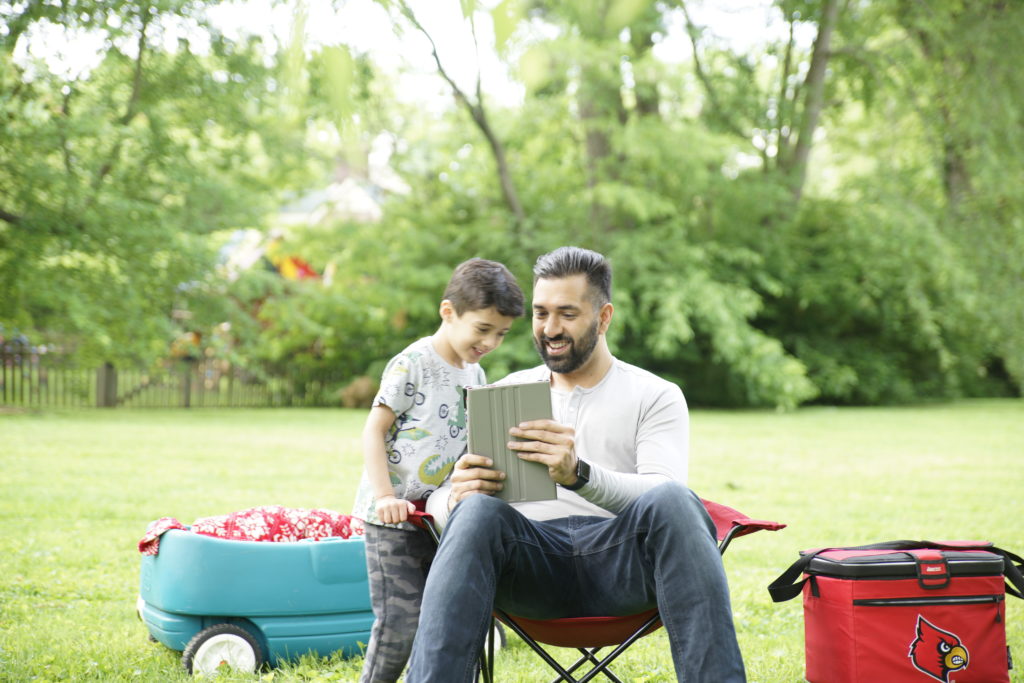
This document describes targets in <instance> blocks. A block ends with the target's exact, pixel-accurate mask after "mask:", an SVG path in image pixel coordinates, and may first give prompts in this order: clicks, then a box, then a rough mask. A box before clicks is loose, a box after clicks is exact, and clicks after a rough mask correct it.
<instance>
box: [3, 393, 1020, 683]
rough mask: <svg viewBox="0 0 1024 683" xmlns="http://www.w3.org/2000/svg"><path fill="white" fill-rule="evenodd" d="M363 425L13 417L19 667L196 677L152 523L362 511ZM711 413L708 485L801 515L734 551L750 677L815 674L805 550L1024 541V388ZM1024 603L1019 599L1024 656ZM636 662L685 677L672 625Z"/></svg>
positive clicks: (63, 676)
mask: <svg viewBox="0 0 1024 683" xmlns="http://www.w3.org/2000/svg"><path fill="white" fill-rule="evenodd" d="M362 419H363V414H362V413H361V412H357V411H346V410H205V411H203V410H193V411H171V410H168V411H142V410H138V411H127V410H112V411H103V410H95V411H88V412H86V411H83V412H67V413H56V412H47V413H39V414H10V413H8V414H0V680H4V681H7V680H10V681H27V680H42V681H46V680H52V681H58V680H97V681H120V680H144V681H174V680H187V679H188V676H187V675H186V674H184V672H183V671H181V670H180V664H179V654H178V653H176V652H172V651H170V650H167V649H166V648H164V647H162V646H160V645H157V644H154V643H151V642H149V641H148V640H147V637H146V636H147V634H146V631H145V628H144V627H143V626H142V624H141V623H140V622H139V621H138V620H137V618H136V616H135V611H134V609H135V598H136V594H137V590H138V575H139V556H138V553H137V551H136V548H135V544H136V542H137V540H138V538H139V536H141V534H142V532H143V531H144V529H145V526H146V524H147V522H149V521H150V520H152V519H156V518H158V517H163V516H173V517H177V518H178V519H180V520H182V521H184V522H186V523H187V522H190V521H191V520H193V519H194V518H196V517H201V516H207V515H216V514H224V513H227V512H232V511H234V510H239V509H243V508H247V507H251V506H254V505H265V504H271V503H276V504H281V505H286V506H294V507H326V508H331V509H335V510H339V511H342V512H347V511H348V509H349V507H350V505H351V502H352V498H353V494H354V491H355V487H356V484H357V482H358V476H359V472H360V469H361V458H360V454H359V445H358V435H359V429H360V426H361V424H362ZM691 426H692V443H691V467H690V483H691V485H692V486H693V488H694V489H696V490H697V491H698V493H700V494H701V495H702V496H704V497H706V498H710V499H713V500H718V501H721V502H725V503H728V504H730V505H732V506H734V507H737V508H739V509H740V510H743V511H744V512H746V513H747V514H749V515H751V516H753V517H759V518H765V519H776V520H780V521H783V522H786V523H787V524H789V528H787V529H784V530H782V531H779V532H776V533H759V534H756V535H754V536H750V537H748V538H743V539H741V540H739V541H737V542H736V543H735V544H734V545H733V546H732V548H730V550H729V552H728V553H727V554H726V557H725V563H726V571H727V573H728V575H729V581H730V585H731V587H732V594H733V609H734V613H735V619H736V625H737V630H738V633H739V638H740V646H741V648H742V650H743V653H744V658H745V661H746V663H747V670H748V676H749V679H750V681H760V682H762V683H771V682H790V681H800V680H803V675H802V674H803V626H802V612H801V607H800V602H799V600H793V601H791V602H787V603H783V604H780V605H775V604H773V603H772V602H771V601H770V599H769V597H768V593H767V591H766V586H767V585H768V583H769V582H770V581H771V580H772V579H774V578H775V576H776V575H778V574H779V573H780V572H781V571H782V570H783V569H785V568H786V567H787V566H789V564H790V563H791V562H792V561H793V560H794V559H795V558H796V554H797V551H798V550H800V549H801V548H807V547H815V546H823V545H854V544H860V543H867V542H872V541H883V540H891V539H897V538H914V539H921V538H929V539H953V538H983V539H990V540H993V541H995V542H997V543H998V544H999V545H1001V546H1003V547H1005V548H1007V549H1010V550H1014V551H1016V552H1018V553H1021V552H1024V523H1022V521H1024V401H977V402H964V403H957V404H950V405H933V406H924V407H909V408H886V409H875V408H872V409H849V408H847V409H829V408H809V409H804V410H800V411H797V412H793V413H781V414H779V413H770V412H720V411H705V410H695V411H694V412H693V413H692V425H691ZM1019 602H1020V601H1017V600H1015V599H1013V598H1011V599H1010V600H1009V604H1008V606H1007V611H1008V619H1007V621H1008V632H1009V641H1010V644H1011V646H1012V648H1013V649H1014V650H1015V651H1016V653H1017V655H1018V657H1017V658H1018V661H1020V660H1022V659H1024V609H1022V606H1021V604H1019ZM566 654H568V653H566ZM565 659H568V657H565ZM534 660H535V658H534V656H533V655H532V654H531V653H529V652H528V651H527V649H526V647H525V645H523V644H522V643H520V642H512V643H511V644H510V647H509V648H507V649H506V650H504V651H503V652H502V653H501V655H500V656H499V660H498V678H499V680H501V681H544V680H550V678H551V677H550V676H549V675H547V673H546V672H545V671H544V669H543V668H541V667H540V666H537V665H536V664H535V661H534ZM360 666H361V662H360V661H359V660H347V661H346V660H341V659H337V658H331V659H326V660H315V659H313V658H311V657H307V658H305V659H303V660H301V661H300V662H298V663H296V664H294V665H289V666H287V667H285V668H282V669H277V670H273V671H270V672H266V673H264V674H263V675H262V678H263V680H274V681H300V680H301V681H306V680H322V681H351V680H355V679H356V678H357V676H358V672H359V669H360ZM616 669H617V670H618V671H619V673H620V675H621V676H622V677H623V678H624V680H630V681H670V680H673V679H674V677H673V675H672V662H671V658H670V656H669V654H668V646H667V641H666V640H665V636H664V632H663V631H662V632H659V633H658V634H656V635H654V636H651V637H648V638H646V639H644V640H643V641H641V643H639V644H637V645H636V646H634V649H633V650H631V651H630V652H629V653H627V655H625V656H624V658H623V659H621V660H620V663H619V664H618V665H617V666H616ZM229 678H233V679H237V680H257V678H258V677H256V676H235V677H229ZM1021 680H1024V677H1021Z"/></svg>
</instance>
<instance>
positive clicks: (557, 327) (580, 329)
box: [533, 274, 600, 374]
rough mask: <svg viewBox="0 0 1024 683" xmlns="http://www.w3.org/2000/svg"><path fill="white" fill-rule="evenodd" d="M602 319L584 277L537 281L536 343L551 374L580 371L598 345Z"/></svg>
mask: <svg viewBox="0 0 1024 683" xmlns="http://www.w3.org/2000/svg"><path fill="white" fill-rule="evenodd" d="M599 327H600V318H599V316H598V312H597V311H596V310H595V309H594V304H593V299H592V297H591V292H590V290H589V287H588V285H587V278H586V276H584V275H582V274H581V275H572V276H570V277H565V278H556V279H546V278H542V279H540V280H537V282H536V283H535V284H534V286H533V344H534V346H536V347H537V352H538V353H539V354H540V357H541V358H542V359H543V360H544V363H545V365H547V366H548V368H549V369H550V370H551V371H552V372H557V373H561V374H568V373H572V372H575V371H576V370H579V369H580V368H581V367H582V366H583V365H584V364H585V363H586V362H587V361H588V360H589V359H590V355H591V353H593V351H594V347H596V346H597V339H598V331H599Z"/></svg>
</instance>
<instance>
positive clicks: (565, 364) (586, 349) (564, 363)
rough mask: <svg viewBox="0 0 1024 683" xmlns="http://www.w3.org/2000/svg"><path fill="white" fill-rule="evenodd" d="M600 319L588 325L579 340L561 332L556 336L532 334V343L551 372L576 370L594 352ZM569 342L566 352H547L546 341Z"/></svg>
mask: <svg viewBox="0 0 1024 683" xmlns="http://www.w3.org/2000/svg"><path fill="white" fill-rule="evenodd" d="M599 323H600V321H598V320H595V321H594V324H593V325H591V326H590V329H589V330H587V331H586V333H585V334H584V335H583V336H582V337H580V339H579V341H577V340H575V339H573V338H572V337H570V336H569V335H567V334H565V333H562V334H560V335H558V336H557V337H545V336H544V335H543V334H542V335H541V336H540V337H537V336H534V338H533V345H534V346H535V347H536V349H537V353H539V354H540V357H541V359H543V361H544V364H545V365H547V366H548V369H549V370H551V372H557V373H559V374H563V375H565V374H568V373H570V372H576V371H577V370H579V369H580V368H581V367H583V364H584V363H586V362H587V361H588V360H589V359H590V354H592V353H593V352H594V348H595V347H596V346H597V328H598V325H599ZM559 341H567V342H569V351H568V353H565V354H562V355H559V356H551V355H549V354H548V349H547V346H546V343H547V342H559Z"/></svg>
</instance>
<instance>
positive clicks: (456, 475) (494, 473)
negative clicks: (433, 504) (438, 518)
mask: <svg viewBox="0 0 1024 683" xmlns="http://www.w3.org/2000/svg"><path fill="white" fill-rule="evenodd" d="M493 465H494V462H493V461H492V460H491V459H490V458H487V457H484V456H482V455H473V454H472V453H466V454H465V455H463V456H462V457H461V458H459V459H458V460H456V461H455V469H453V470H452V476H451V482H452V490H451V493H450V494H449V495H448V509H449V510H451V509H452V508H453V507H455V504H456V503H458V502H459V501H461V500H462V499H463V498H466V497H468V496H472V495H475V494H477V493H486V494H488V495H491V494H494V493H496V492H497V491H500V490H501V489H502V487H503V486H504V484H502V483H501V482H502V480H503V479H504V478H505V473H504V472H502V471H501V470H495V469H491V467H492V466H493Z"/></svg>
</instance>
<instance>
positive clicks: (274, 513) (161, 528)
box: [139, 505, 363, 555]
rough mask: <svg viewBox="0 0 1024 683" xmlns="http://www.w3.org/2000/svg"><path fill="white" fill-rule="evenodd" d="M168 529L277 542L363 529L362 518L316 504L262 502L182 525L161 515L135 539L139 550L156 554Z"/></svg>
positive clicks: (346, 535) (343, 534) (350, 533)
mask: <svg viewBox="0 0 1024 683" xmlns="http://www.w3.org/2000/svg"><path fill="white" fill-rule="evenodd" d="M171 529H185V530H189V531H192V532H193V533H197V534H203V535H204V536H216V537H217V538H225V539H228V540H232V541H264V542H270V543H281V542H288V541H301V540H304V539H312V540H320V539H323V538H332V537H340V538H349V537H351V536H353V535H359V534H362V533H363V523H362V521H360V520H358V519H355V518H354V517H351V516H349V515H342V514H339V513H337V512H333V511H331V510H323V509H319V508H313V509H306V508H286V507H282V506H280V505H262V506H259V507H254V508H249V509H247V510H240V511H238V512H232V513H231V514H227V515H217V516H215V517H200V518H199V519H197V520H196V521H194V522H192V524H191V526H185V525H184V524H182V523H181V522H179V521H178V520H177V519H175V518H174V517H161V518H160V519H158V520H155V521H153V522H150V524H149V526H148V527H147V528H146V533H145V535H143V537H142V538H141V539H140V540H139V552H140V553H142V554H143V555H156V554H157V553H158V552H159V551H160V536H162V535H163V534H164V533H166V532H168V531H170V530H171Z"/></svg>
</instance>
